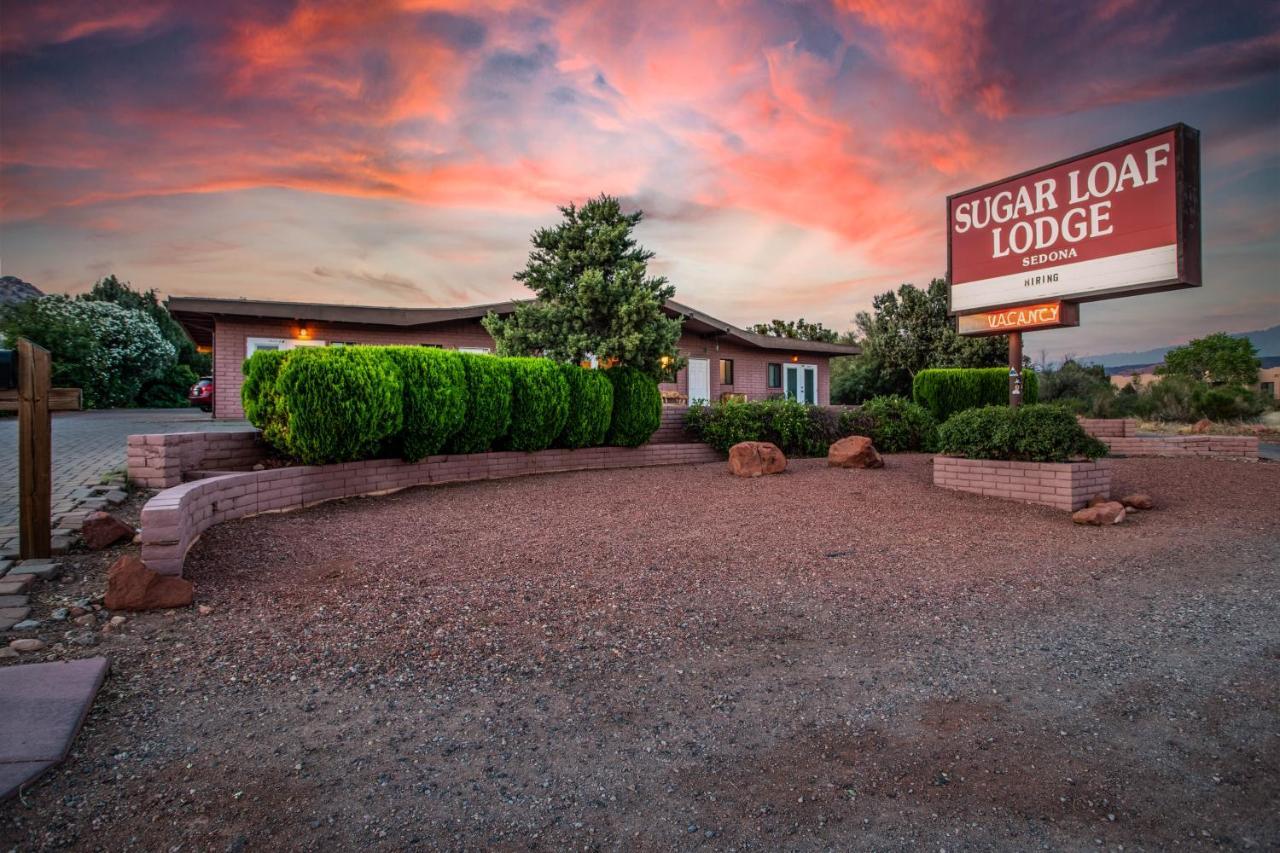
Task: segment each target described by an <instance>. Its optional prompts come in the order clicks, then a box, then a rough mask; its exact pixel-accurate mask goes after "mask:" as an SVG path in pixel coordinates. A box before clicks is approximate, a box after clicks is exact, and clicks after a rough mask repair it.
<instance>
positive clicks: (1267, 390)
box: [1260, 382, 1276, 397]
mask: <svg viewBox="0 0 1280 853" xmlns="http://www.w3.org/2000/svg"><path fill="white" fill-rule="evenodd" d="M1260 390H1261V391H1262V393H1263V395H1265V396H1267V397H1274V396H1275V395H1276V383H1274V382H1263V383H1262V387H1261V389H1260Z"/></svg>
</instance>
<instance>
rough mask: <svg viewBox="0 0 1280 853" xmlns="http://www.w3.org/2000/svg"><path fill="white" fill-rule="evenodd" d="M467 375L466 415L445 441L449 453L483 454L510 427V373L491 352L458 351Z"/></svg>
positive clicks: (501, 361)
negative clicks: (485, 353) (450, 436)
mask: <svg viewBox="0 0 1280 853" xmlns="http://www.w3.org/2000/svg"><path fill="white" fill-rule="evenodd" d="M458 355H459V357H460V358H461V359H462V369H463V372H464V373H465V374H466V389H467V414H466V419H465V420H464V421H463V424H462V428H461V429H459V430H458V431H457V432H455V433H454V434H453V437H452V438H450V439H449V440H448V441H447V442H445V450H446V451H447V452H448V453H483V452H484V451H486V450H488V449H489V448H490V447H492V446H493V445H494V443H495V442H497V441H498V439H500V438H502V437H503V436H504V435H506V434H507V430H508V429H509V428H510V426H511V372H510V370H508V369H507V366H506V365H505V364H503V360H502V359H500V358H497V357H495V356H492V355H477V354H474V353H459V354H458Z"/></svg>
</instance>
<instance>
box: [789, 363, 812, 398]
mask: <svg viewBox="0 0 1280 853" xmlns="http://www.w3.org/2000/svg"><path fill="white" fill-rule="evenodd" d="M782 393H783V396H785V397H786V398H787V399H788V400H799V401H800V402H801V403H804V404H806V405H809V406H813V405H817V402H818V366H817V365H816V364H784V365H783V366H782Z"/></svg>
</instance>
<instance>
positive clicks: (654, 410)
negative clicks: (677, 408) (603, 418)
mask: <svg viewBox="0 0 1280 853" xmlns="http://www.w3.org/2000/svg"><path fill="white" fill-rule="evenodd" d="M604 375H605V376H606V377H607V378H608V380H609V381H610V382H611V383H612V384H613V417H612V421H611V423H610V424H609V434H608V436H606V438H605V443H606V444H611V445H614V446H617V447H639V446H640V445H642V444H644V443H645V442H646V441H648V440H649V438H650V436H652V435H653V434H654V433H655V432H657V431H658V427H659V426H661V425H662V394H661V393H659V391H658V383H657V381H655V380H654V379H653V377H651V376H649V375H647V374H645V373H644V372H642V371H640V370H637V369H636V368H634V367H612V368H610V369H608V370H606V371H604Z"/></svg>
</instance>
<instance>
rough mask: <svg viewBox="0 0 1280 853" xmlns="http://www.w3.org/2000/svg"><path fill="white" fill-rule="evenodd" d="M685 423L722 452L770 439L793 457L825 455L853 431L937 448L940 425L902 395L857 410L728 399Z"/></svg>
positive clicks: (906, 447)
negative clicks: (741, 442)
mask: <svg viewBox="0 0 1280 853" xmlns="http://www.w3.org/2000/svg"><path fill="white" fill-rule="evenodd" d="M685 426H686V427H687V428H688V430H689V432H690V433H691V434H692V435H693V436H694V437H695V438H697V439H698V440H699V441H702V442H705V443H706V444H709V445H711V446H712V447H714V448H715V449H716V450H719V451H720V452H721V453H728V452H729V448H730V447H733V445H735V444H737V443H738V442H740V441H768V442H770V443H772V444H776V445H777V446H778V448H779V449H781V450H782V452H783V453H785V454H787V455H788V456H825V455H826V454H827V450H828V449H829V448H830V447H831V444H832V443H833V442H835V441H838V440H839V439H841V438H844V437H845V436H848V435H865V436H868V437H869V438H870V439H871V440H872V442H874V444H875V445H876V447H877V448H878V449H880V450H882V451H884V452H886V453H899V452H903V451H927V450H932V449H933V447H934V443H935V441H936V438H937V424H936V423H935V422H934V420H933V417H932V416H931V415H930V414H929V413H928V412H927V411H925V410H924V409H923V408H921V407H920V406H917V405H916V404H915V403H912V402H911V401H909V400H906V399H903V398H902V397H876V398H875V399H872V400H868V401H867V402H866V403H864V404H863V405H862V406H860V407H859V408H857V409H851V410H848V411H844V412H837V411H835V410H832V409H826V408H823V407H821V406H806V405H804V404H803V403H799V402H796V401H795V400H762V401H750V402H733V401H730V402H724V403H716V404H715V405H711V406H693V407H691V408H690V409H689V413H688V415H687V416H686V419H685Z"/></svg>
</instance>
